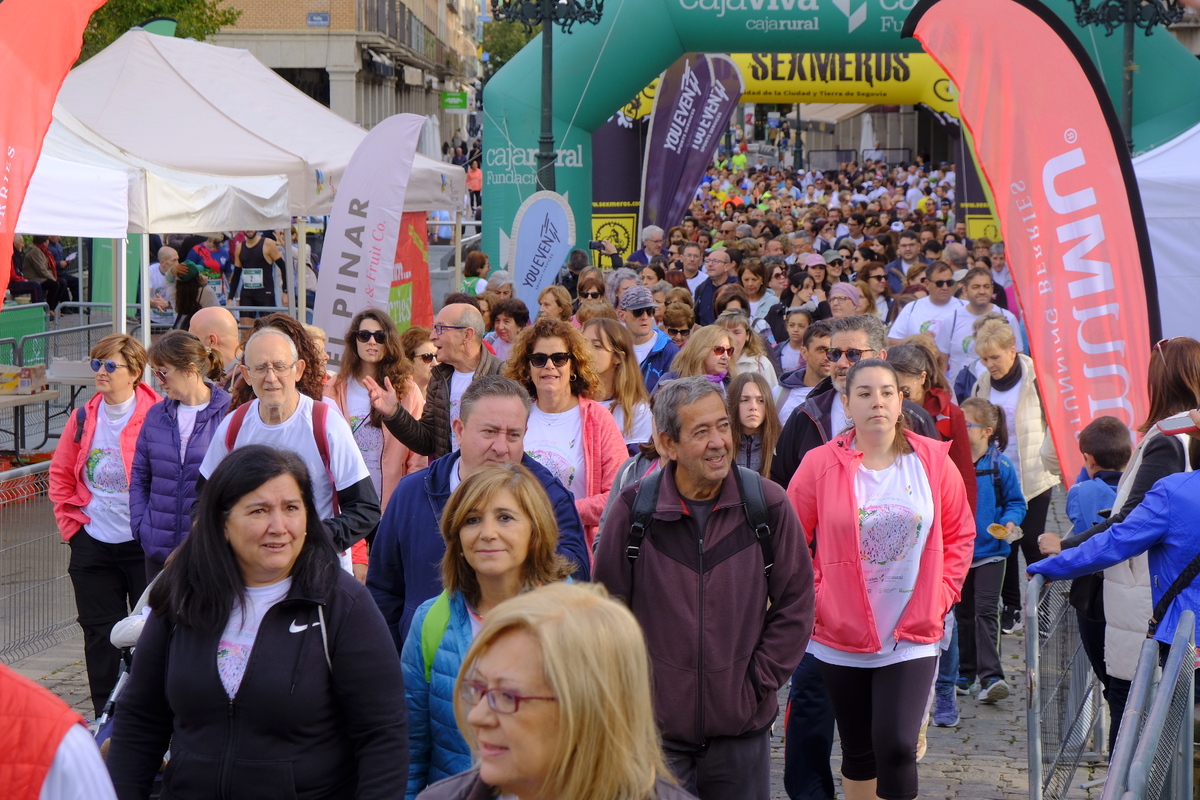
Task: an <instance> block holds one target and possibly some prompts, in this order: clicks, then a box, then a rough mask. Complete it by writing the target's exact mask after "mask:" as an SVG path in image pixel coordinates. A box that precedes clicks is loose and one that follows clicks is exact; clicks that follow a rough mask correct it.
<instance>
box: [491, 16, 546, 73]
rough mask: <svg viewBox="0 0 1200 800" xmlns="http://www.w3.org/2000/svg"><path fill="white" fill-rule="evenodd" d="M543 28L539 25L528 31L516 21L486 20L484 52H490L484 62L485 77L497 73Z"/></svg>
mask: <svg viewBox="0 0 1200 800" xmlns="http://www.w3.org/2000/svg"><path fill="white" fill-rule="evenodd" d="M541 30H542V26H541V25H538V26H537V27H536V28H534V29H533V30H532V31H530V32H529V33H526V32H525V28H524V27H523V26H522V25H521V24H519V23H516V22H485V23H484V24H483V52H485V53H487V54H488V62H487V63H486V64H484V75H485V78H490V77H491V76H492V75H494V74H496V70H498V69H500V68H501V67H503V66H504V65H505V64H506V63H508V61H509V60H510V59H511V58H512V57H513V56H515V55H516V54H517V53H518V52H519V51H520V50H521V48H522V47H524V46H525V45H527V44H529V42H530V40H532V39H533V37H534V36H537V35H538V33H539V32H541Z"/></svg>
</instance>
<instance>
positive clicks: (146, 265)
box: [138, 233, 150, 350]
mask: <svg viewBox="0 0 1200 800" xmlns="http://www.w3.org/2000/svg"><path fill="white" fill-rule="evenodd" d="M141 239H142V246H141V251H142V252H141V262H142V263H141V269H140V270H139V271H138V274H139V275H141V281H140V282H141V284H142V291H141V293H140V294H141V301H142V346H143V347H145V348H146V349H147V350H149V349H150V234H149V233H143V234H142V235H141Z"/></svg>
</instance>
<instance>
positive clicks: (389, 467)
mask: <svg viewBox="0 0 1200 800" xmlns="http://www.w3.org/2000/svg"><path fill="white" fill-rule="evenodd" d="M412 374H413V365H412V362H411V361H409V359H408V356H407V355H406V354H405V352H404V344H403V342H402V341H401V339H400V334H399V332H398V331H397V330H396V324H395V323H394V322H392V318H391V317H389V316H388V315H387V314H386V313H385V312H383V311H380V310H379V309H377V308H368V309H365V310H363V311H360V312H358V313H357V314H355V315H354V317H353V319H351V320H350V328H349V330H348V331H347V332H346V349H345V350H343V351H342V365H341V367H340V368H339V369H338V374H337V377H336V378H334V380H333V383H331V384H330V385H329V387H328V388H327V389H326V390H325V394H326V396H327V397H329V398H331V399H332V400H333V402H334V403H335V404H336V405H337V407H338V410H339V411H341V412H342V416H343V417H345V418H346V422H348V423H350V430H351V431H353V432H354V441H355V442H356V443H357V444H358V448H359V450H361V451H362V454H363V459H364V460H365V461H366V462H367V470H368V471H369V472H370V473H371V482H372V483H373V484H374V485H375V491H376V493H377V494H378V495H379V505H380V508H382V509H386V508H387V504H388V500H389V499H390V498H391V496H392V491H393V490H394V489H395V488H396V484H398V483H399V482H400V479H401V478H403V477H404V476H405V475H408V474H409V473H412V472H416V471H417V470H419V469H424V468H425V467H426V466H427V464H428V459H426V457H425V456H422V455H418V454H417V453H415V452H413V451H412V450H409V449H408V448H407V447H405V446H404V445H403V444H401V443H400V441H399V440H398V439H396V437H394V436H393V435H392V433H391V431H389V430H388V429H387V426H385V425H384V424H383V414H382V413H381V412H380V411H378V410H377V409H375V408H372V407H371V396H370V394H369V393H368V391H367V388H366V386H364V385H363V379H364V378H368V377H369V378H371V379H372V380H373V381H375V383H376V384H378V385H379V386H386V385H387V383H386V382H385V379H387V380H389V381H391V386H392V388H393V390H394V391H395V392H396V395H397V398H398V399H399V401H400V405H401V406H402V407H403V408H404V410H405V411H407V412H408V413H409V414H412V416H413V418H414V419H420V418H421V414H422V413H423V412H424V411H425V396H424V395H423V394H422V393H421V389H420V388H419V387H418V386H417V383H416V381H414V380H413V378H412ZM355 566H356V568H357V567H358V566H359V565H358V564H356V565H355ZM358 572H361V570H359V571H358ZM358 572H356V575H357V574H358ZM363 575H364V576H365V572H364V573H363Z"/></svg>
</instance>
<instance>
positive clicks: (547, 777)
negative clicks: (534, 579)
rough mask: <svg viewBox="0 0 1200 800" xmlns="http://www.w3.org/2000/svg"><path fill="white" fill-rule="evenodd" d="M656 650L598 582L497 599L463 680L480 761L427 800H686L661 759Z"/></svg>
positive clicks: (460, 687) (463, 714)
mask: <svg viewBox="0 0 1200 800" xmlns="http://www.w3.org/2000/svg"><path fill="white" fill-rule="evenodd" d="M649 664H650V659H649V656H648V655H647V652H646V643H645V639H644V638H643V636H642V631H641V627H640V626H639V625H638V623H637V620H636V619H635V618H634V616H633V614H632V613H630V612H629V610H628V609H626V608H625V607H624V606H623V605H621V604H620V603H618V602H616V601H614V600H612V599H610V598H609V597H608V594H607V592H605V591H604V588H603V587H601V586H598V585H595V584H565V583H555V584H550V585H547V586H543V587H541V588H540V589H534V590H533V591H531V592H527V593H525V594H522V595H519V596H518V597H515V598H513V599H512V600H509V601H507V602H505V603H503V604H502V605H500V606H498V607H497V608H496V609H495V610H494V611H493V612H492V613H490V614H489V615H488V617H487V619H486V620H485V622H484V624H483V627H482V628H481V629H480V631H479V634H478V635H477V636H476V637H475V641H474V643H472V645H471V649H470V650H468V651H467V655H466V658H465V659H464V660H463V668H462V671H461V673H460V674H459V677H458V682H457V684H456V685H455V693H454V706H455V715H456V716H457V718H458V726H459V730H461V731H462V734H463V736H464V737H465V738H466V740H467V741H468V742H470V743H471V749H472V751H473V752H474V753H475V754H476V755H477V757H478V758H477V761H478V766H476V767H475V768H473V769H471V770H470V771H468V772H465V773H463V774H461V775H457V776H455V777H453V778H450V779H448V780H445V781H443V782H441V783H439V784H436V785H434V786H431V787H430V788H429V789H428V790H426V792H425V793H424V794H422V795H421V800H473V798H482V797H492V796H494V795H495V794H497V793H498V794H499V795H500V796H501V797H515V798H519V800H531V798H539V797H559V798H571V799H572V800H686V798H690V797H691V795H689V794H687V793H686V792H685V791H684V790H682V789H681V788H679V786H677V785H676V783H675V780H674V778H673V777H672V776H671V774H670V772H669V770H668V769H667V765H666V760H665V759H664V758H663V753H662V746H661V745H660V743H659V739H658V732H657V730H656V727H655V724H654V712H653V704H652V703H651V700H650V667H649Z"/></svg>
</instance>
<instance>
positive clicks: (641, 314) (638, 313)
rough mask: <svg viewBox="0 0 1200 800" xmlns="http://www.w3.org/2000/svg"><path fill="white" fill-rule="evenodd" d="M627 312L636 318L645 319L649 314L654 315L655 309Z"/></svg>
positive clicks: (631, 309) (636, 309)
mask: <svg viewBox="0 0 1200 800" xmlns="http://www.w3.org/2000/svg"><path fill="white" fill-rule="evenodd" d="M625 310H626V311H628V312H629V313H630V314H633V316H634V317H644V316H645V315H647V314H653V313H654V309H653V308H627V309H625Z"/></svg>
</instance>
